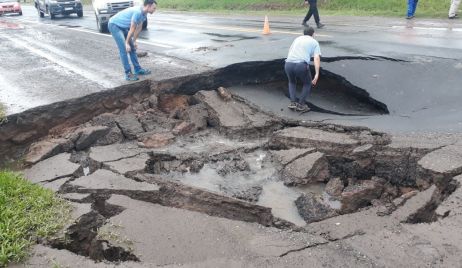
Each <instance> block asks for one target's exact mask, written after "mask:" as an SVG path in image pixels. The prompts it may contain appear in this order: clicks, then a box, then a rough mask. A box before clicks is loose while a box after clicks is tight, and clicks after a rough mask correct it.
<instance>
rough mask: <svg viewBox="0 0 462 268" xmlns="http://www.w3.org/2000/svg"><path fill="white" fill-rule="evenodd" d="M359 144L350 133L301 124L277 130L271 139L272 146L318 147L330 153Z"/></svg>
mask: <svg viewBox="0 0 462 268" xmlns="http://www.w3.org/2000/svg"><path fill="white" fill-rule="evenodd" d="M358 145H359V142H358V141H357V140H355V139H353V138H352V137H350V136H349V135H348V134H345V133H337V132H329V131H324V130H320V129H315V128H307V127H301V126H298V127H291V128H285V129H282V130H279V131H276V132H275V133H274V134H273V135H272V137H271V139H270V146H271V148H285V149H288V148H292V147H295V148H316V149H317V150H321V151H327V152H329V153H335V152H338V153H343V152H346V151H351V150H353V149H355V148H356V147H357V146H358Z"/></svg>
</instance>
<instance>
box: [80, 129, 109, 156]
mask: <svg viewBox="0 0 462 268" xmlns="http://www.w3.org/2000/svg"><path fill="white" fill-rule="evenodd" d="M109 130H110V129H109V128H108V127H105V126H92V127H86V128H84V129H81V130H80V131H79V132H80V136H79V138H78V139H77V141H76V142H75V148H76V149H77V150H79V151H80V150H85V149H87V148H88V147H90V146H91V145H93V144H94V143H95V142H96V141H97V140H98V139H99V138H101V137H103V136H105V135H106V134H107V133H108V132H109Z"/></svg>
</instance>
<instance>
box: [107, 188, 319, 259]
mask: <svg viewBox="0 0 462 268" xmlns="http://www.w3.org/2000/svg"><path fill="white" fill-rule="evenodd" d="M107 202H108V203H109V204H111V205H117V206H123V207H125V208H126V209H125V210H124V211H122V212H121V213H120V214H118V215H116V216H114V217H112V218H110V220H109V222H108V223H107V224H106V225H105V226H103V227H102V228H101V229H100V231H103V230H104V231H106V233H107V232H111V231H112V229H114V227H111V225H112V226H114V225H117V226H119V227H117V228H116V230H115V231H116V233H117V235H116V236H115V237H116V239H114V240H117V237H120V238H122V239H119V242H121V243H120V245H124V240H125V242H128V243H129V244H131V246H132V247H133V253H134V254H135V255H136V256H138V257H139V258H140V259H141V262H142V263H143V262H146V263H152V264H155V265H157V266H159V265H166V264H172V263H174V264H177V265H186V267H188V266H187V265H188V264H194V263H203V262H206V261H210V260H214V259H221V258H227V259H241V260H243V259H247V260H252V259H254V258H257V257H260V258H261V257H275V258H276V257H279V256H281V255H283V254H285V253H286V252H288V251H291V250H294V251H296V250H297V249H300V248H304V247H307V246H309V245H314V244H319V243H325V242H326V241H325V240H324V239H322V238H320V237H318V236H313V235H309V234H307V233H303V232H292V231H288V230H287V231H281V230H278V229H274V228H266V227H262V226H260V225H258V224H254V223H247V222H241V221H234V220H229V219H224V218H217V217H210V216H204V215H203V214H200V213H197V212H191V211H186V210H182V209H175V208H168V207H162V206H159V205H155V204H150V203H146V202H142V201H136V200H133V199H130V198H128V197H125V196H119V195H113V196H112V197H111V198H110V199H109V200H108V201H107ZM158 215H162V217H159V216H158ZM179 219H181V220H179ZM111 228H112V229H111ZM148 229H149V230H156V231H154V232H145V231H144V230H148ZM110 242H111V243H113V244H116V245H117V243H118V242H117V241H110ZM153 252H155V254H152V253H153Z"/></svg>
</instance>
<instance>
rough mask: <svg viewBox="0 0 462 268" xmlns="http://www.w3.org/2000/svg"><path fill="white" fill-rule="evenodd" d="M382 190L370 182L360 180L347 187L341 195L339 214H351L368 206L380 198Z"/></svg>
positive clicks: (380, 186)
mask: <svg viewBox="0 0 462 268" xmlns="http://www.w3.org/2000/svg"><path fill="white" fill-rule="evenodd" d="M382 190H383V187H382V185H380V184H379V183H377V182H375V181H372V180H361V181H358V182H357V183H356V184H353V185H348V186H347V187H346V188H345V189H344V190H343V192H342V195H341V202H342V207H341V209H340V210H341V212H342V213H351V212H354V211H356V210H358V209H359V208H362V207H365V206H368V205H370V203H371V201H372V200H374V199H377V198H379V197H380V195H381V194H382Z"/></svg>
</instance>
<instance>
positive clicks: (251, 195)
mask: <svg viewBox="0 0 462 268" xmlns="http://www.w3.org/2000/svg"><path fill="white" fill-rule="evenodd" d="M221 190H223V191H224V192H225V193H226V192H230V193H231V196H232V197H234V198H237V199H241V200H245V201H248V202H254V203H255V202H257V201H258V198H259V196H260V194H261V192H262V191H263V188H262V186H260V185H254V186H252V187H249V188H247V189H244V190H242V191H232V190H228V189H226V188H221Z"/></svg>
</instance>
